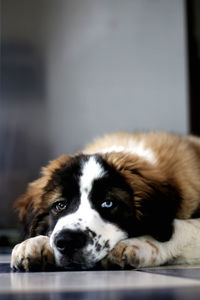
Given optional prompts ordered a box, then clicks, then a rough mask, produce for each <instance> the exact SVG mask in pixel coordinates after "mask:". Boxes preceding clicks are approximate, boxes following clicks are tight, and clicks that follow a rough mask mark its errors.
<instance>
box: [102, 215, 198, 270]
mask: <svg viewBox="0 0 200 300" xmlns="http://www.w3.org/2000/svg"><path fill="white" fill-rule="evenodd" d="M166 263H169V264H197V263H200V219H190V220H175V221H174V233H173V235H172V238H171V239H170V240H169V241H167V242H164V243H161V242H158V241H156V240H155V239H153V238H151V237H149V236H147V237H145V236H144V237H139V238H131V239H127V240H124V241H121V242H119V243H118V244H117V245H116V246H115V248H114V249H113V250H112V251H111V252H110V253H109V255H108V256H107V257H106V258H105V259H104V260H103V261H102V266H103V267H104V268H105V269H109V268H112V267H113V266H119V267H120V268H122V269H125V268H127V267H129V268H130V267H134V268H141V267H151V266H159V265H163V264H166Z"/></svg>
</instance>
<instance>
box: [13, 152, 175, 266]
mask: <svg viewBox="0 0 200 300" xmlns="http://www.w3.org/2000/svg"><path fill="white" fill-rule="evenodd" d="M163 180H164V179H163V178H162V176H161V174H160V173H159V172H157V170H156V168H155V167H154V166H151V165H149V164H146V165H145V164H144V162H142V164H141V162H140V161H138V160H137V158H136V160H135V162H134V164H132V163H130V161H129V158H128V156H126V155H125V157H122V156H121V154H120V153H118V154H114V156H113V155H112V154H109V155H104V156H103V155H76V156H74V157H67V159H66V158H64V159H63V160H62V161H61V162H60V163H59V164H56V165H55V166H52V164H51V165H50V166H49V167H47V168H46V170H45V171H44V176H43V177H42V178H41V179H40V180H39V181H36V182H35V183H33V184H32V185H31V186H30V188H29V193H28V194H27V195H25V196H24V197H23V198H22V199H21V200H20V201H19V202H18V209H19V211H20V212H21V217H22V218H24V219H26V223H27V222H29V224H30V221H29V218H31V219H32V221H31V224H30V225H29V226H30V235H32V236H33V235H36V234H47V232H48V234H49V235H50V244H51V247H52V248H53V250H54V253H55V259H56V263H57V265H58V266H61V267H64V268H66V269H76V268H81V269H88V268H92V267H93V266H95V264H96V263H97V262H98V261H100V260H101V259H103V258H104V257H105V256H106V255H107V254H108V253H109V251H110V250H112V249H113V248H114V246H115V245H116V244H117V243H118V242H119V241H121V240H123V239H126V238H128V237H133V236H138V235H142V234H151V235H152V236H154V237H155V238H157V239H159V240H162V241H164V240H167V239H169V238H170V236H171V234H172V225H171V224H172V220H173V218H174V216H175V213H176V209H177V201H178V194H177V192H176V190H175V189H174V188H173V187H172V186H171V185H170V184H168V183H166V182H164V181H163ZM36 187H37V192H35V188H36ZM38 187H39V188H38ZM28 214H29V218H28Z"/></svg>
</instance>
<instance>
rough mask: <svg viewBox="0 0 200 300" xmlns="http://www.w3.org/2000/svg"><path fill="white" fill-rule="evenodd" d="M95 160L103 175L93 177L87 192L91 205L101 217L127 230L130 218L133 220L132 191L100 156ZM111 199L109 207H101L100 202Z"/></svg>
mask: <svg viewBox="0 0 200 300" xmlns="http://www.w3.org/2000/svg"><path fill="white" fill-rule="evenodd" d="M96 158H97V161H98V162H99V164H100V165H101V166H102V168H103V169H104V171H105V175H104V176H103V177H100V178H98V179H95V180H94V182H93V185H92V189H91V191H90V194H89V200H90V202H91V204H92V207H93V208H94V209H95V210H97V211H98V212H99V214H100V215H101V217H102V218H103V219H104V220H106V221H109V222H112V223H114V224H116V225H117V226H118V227H119V228H120V229H122V230H125V231H126V232H128V231H129V227H130V228H131V227H132V226H130V218H131V219H132V222H134V221H133V220H134V218H135V212H134V206H133V192H132V190H131V188H130V186H129V185H128V184H127V182H126V181H125V179H124V177H123V176H122V175H121V174H120V173H119V172H117V171H116V170H115V169H114V168H113V167H112V166H110V165H109V164H108V163H107V162H106V161H105V160H103V159H102V158H101V157H100V156H96ZM105 201H112V203H113V205H112V207H111V208H103V207H102V205H101V204H102V203H103V202H105Z"/></svg>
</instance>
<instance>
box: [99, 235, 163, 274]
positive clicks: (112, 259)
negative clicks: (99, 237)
mask: <svg viewBox="0 0 200 300" xmlns="http://www.w3.org/2000/svg"><path fill="white" fill-rule="evenodd" d="M159 251H160V250H159V247H158V243H157V242H154V241H151V240H150V239H146V238H138V239H137V238H133V239H127V240H124V241H121V242H119V243H118V244H117V245H116V246H115V248H114V249H113V250H112V251H111V252H110V253H109V254H108V256H107V257H106V258H104V259H103V260H102V262H101V264H102V266H103V268H104V269H111V268H113V267H114V268H116V267H118V268H121V269H127V268H141V267H150V266H156V265H159V264H160V263H161V261H160V253H159Z"/></svg>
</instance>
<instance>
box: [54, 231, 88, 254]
mask: <svg viewBox="0 0 200 300" xmlns="http://www.w3.org/2000/svg"><path fill="white" fill-rule="evenodd" d="M54 243H55V245H56V248H57V249H58V251H59V252H60V253H62V254H72V253H73V252H74V250H78V249H81V248H83V247H84V246H85V245H86V243H87V236H86V234H85V233H84V232H82V231H80V230H76V231H75V230H70V229H66V230H62V231H61V232H60V233H59V234H58V235H57V236H56V237H55V240H54Z"/></svg>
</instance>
